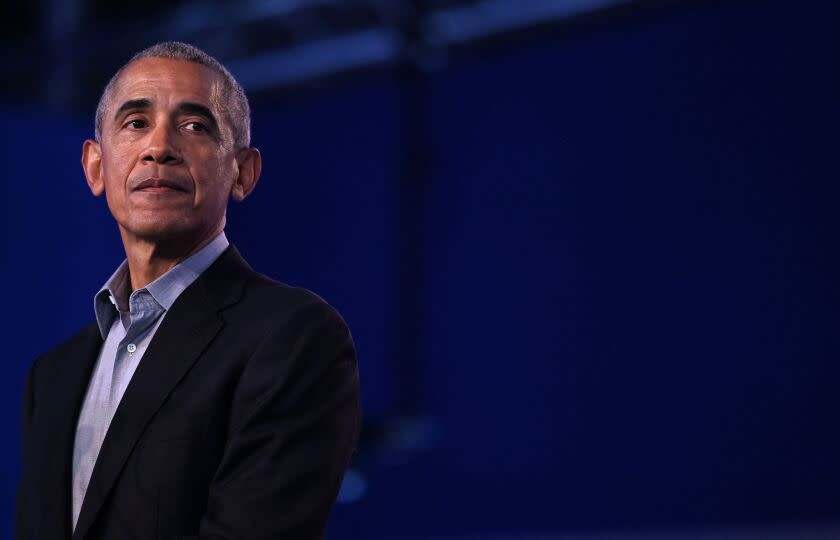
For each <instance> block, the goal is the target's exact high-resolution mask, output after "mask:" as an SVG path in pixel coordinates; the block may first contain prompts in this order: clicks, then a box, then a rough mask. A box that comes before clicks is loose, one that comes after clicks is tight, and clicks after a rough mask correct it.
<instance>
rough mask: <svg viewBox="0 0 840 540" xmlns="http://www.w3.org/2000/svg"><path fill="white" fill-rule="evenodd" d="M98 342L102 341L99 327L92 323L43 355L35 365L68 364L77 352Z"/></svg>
mask: <svg viewBox="0 0 840 540" xmlns="http://www.w3.org/2000/svg"><path fill="white" fill-rule="evenodd" d="M97 340H99V341H101V340H102V338H101V336H100V334H99V327H98V326H97V325H96V322H92V323H90V324H88V325H87V326H85V327H83V328H82V329H81V330H79V331H78V332H76V333H75V334H73V335H71V336H70V337H68V338H67V339H65V340H64V341H62V342H61V343H59V344H58V345H56V346H55V347H53V348H52V349H49V350H47V351H46V352H44V353H43V354H41V355H40V356H39V357H38V358H37V359H36V360H35V363H37V364H39V366H45V367H47V366H51V365H53V364H54V363H55V362H67V361H68V360H67V359H68V358H73V357H74V356H76V354H75V353H77V351H79V350H81V349H84V348H85V347H86V346H88V345H89V344H90V343H91V342H95V341H97Z"/></svg>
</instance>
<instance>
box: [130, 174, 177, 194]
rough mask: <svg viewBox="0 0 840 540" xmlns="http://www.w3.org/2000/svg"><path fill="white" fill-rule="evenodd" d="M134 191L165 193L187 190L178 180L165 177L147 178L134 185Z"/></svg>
mask: <svg viewBox="0 0 840 540" xmlns="http://www.w3.org/2000/svg"><path fill="white" fill-rule="evenodd" d="M134 191H145V192H147V193H165V192H170V191H182V192H187V191H188V190H187V189H186V188H185V187H184V186H183V185H182V184H180V183H179V182H177V181H174V180H168V179H166V178H147V179H145V180H143V181H142V182H140V183H139V184H137V186H135V188H134Z"/></svg>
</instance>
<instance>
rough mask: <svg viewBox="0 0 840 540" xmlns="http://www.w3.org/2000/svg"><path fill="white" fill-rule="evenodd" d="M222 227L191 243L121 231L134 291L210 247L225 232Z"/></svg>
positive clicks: (192, 240) (194, 239) (191, 240)
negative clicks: (208, 245) (217, 236)
mask: <svg viewBox="0 0 840 540" xmlns="http://www.w3.org/2000/svg"><path fill="white" fill-rule="evenodd" d="M222 227H223V225H222V226H221V227H219V228H218V230H214V231H213V232H211V233H210V234H206V235H202V236H201V237H198V238H192V239H190V240H189V241H184V240H182V239H167V240H164V241H161V240H160V239H148V238H141V237H137V236H134V235H132V234H130V233H128V232H127V231H125V230H123V229H122V228H120V234H121V236H122V241H123V247H124V248H125V256H126V260H127V261H128V271H129V276H130V278H131V292H133V291H136V290H137V289H142V288H143V287H145V286H146V285H148V284H149V283H151V282H153V281H154V280H156V279H157V278H159V277H160V276H162V275H163V274H165V273H166V272H168V271H169V270H171V269H172V268H174V267H175V266H177V265H178V264H179V263H181V262H182V261H184V260H185V259H187V258H189V257H190V256H191V255H193V254H194V253H196V252H197V251H199V250H200V249H201V248H203V247H204V246H206V245H207V244H209V243H210V241H211V240H212V239H213V238H215V237H216V235H217V234H218V233H220V232H221V231H222Z"/></svg>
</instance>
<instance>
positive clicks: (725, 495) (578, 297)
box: [0, 0, 840, 538]
mask: <svg viewBox="0 0 840 540" xmlns="http://www.w3.org/2000/svg"><path fill="white" fill-rule="evenodd" d="M835 6H836V4H832V3H829V2H818V1H815V0H812V1H803V2H798V3H796V4H792V3H786V2H785V3H783V2H759V1H757V0H753V1H748V0H743V1H731V2H723V1H716V2H696V3H689V4H688V5H684V6H671V7H665V8H660V9H655V10H649V11H646V12H643V13H641V14H639V15H635V16H626V17H616V18H613V19H609V20H595V21H590V22H587V23H585V24H584V23H581V24H579V25H577V26H575V27H572V28H566V29H561V30H560V31H557V32H547V33H544V34H542V35H540V36H539V37H535V38H531V39H528V40H525V41H522V40H520V41H517V42H515V43H514V42H511V43H510V44H508V45H506V46H502V47H498V48H495V49H493V50H489V51H487V52H485V53H484V54H481V55H474V56H470V57H463V56H462V57H460V58H458V59H456V61H454V62H453V63H452V64H450V65H449V66H448V67H446V68H445V69H443V70H441V71H439V72H436V73H433V74H431V75H430V78H429V79H428V81H427V85H426V87H425V91H424V92H423V93H422V94H421V95H420V99H421V101H420V103H421V105H422V106H423V107H424V111H425V114H424V115H423V117H422V118H423V125H422V127H423V129H424V130H425V133H426V139H427V142H428V144H429V148H428V152H429V154H428V155H429V156H430V161H429V163H428V173H429V174H428V176H429V178H428V183H427V184H426V185H425V188H424V190H423V191H422V194H423V195H422V199H421V200H418V201H417V205H418V207H419V208H420V209H421V215H420V226H421V227H422V231H423V235H422V241H421V243H420V245H419V246H418V249H420V250H421V251H422V255H423V257H422V260H423V267H422V268H421V269H420V273H421V274H422V277H423V289H422V320H421V323H422V324H421V325H420V328H419V332H420V333H421V336H422V341H421V344H422V345H421V350H420V351H419V353H420V355H421V357H422V359H423V371H422V377H420V378H418V379H417V381H416V384H417V385H418V386H419V390H420V392H421V395H422V396H423V403H424V405H425V413H427V414H428V415H430V416H431V417H433V418H436V419H437V422H438V424H437V425H438V426H439V433H440V437H439V439H437V444H436V446H434V447H433V448H431V449H428V450H425V451H417V452H413V453H408V454H404V455H398V456H394V455H390V456H389V455H383V454H376V455H375V456H373V457H370V458H368V459H366V460H365V461H364V463H361V464H360V466H361V467H362V472H363V473H364V474H365V478H366V480H367V486H368V487H367V492H366V494H365V496H364V497H362V498H361V499H360V500H358V501H357V502H354V503H351V504H343V505H339V506H338V507H337V508H336V511H335V514H334V519H333V521H332V524H331V532H332V535H333V537H335V538H338V537H351V536H353V537H365V536H370V535H374V534H381V535H384V536H394V535H397V534H407V533H417V534H443V533H447V534H455V533H482V532H488V533H489V532H493V531H507V532H514V531H534V532H539V531H545V532H551V531H566V530H573V529H585V528H620V529H628V528H633V527H661V526H663V525H670V524H676V525H680V524H682V525H685V524H689V525H697V524H706V525H713V524H716V523H725V522H749V523H753V522H779V521H797V520H798V521H808V522H813V521H821V520H828V519H833V520H837V519H840V516H838V510H837V508H838V502H840V501H838V497H837V489H836V486H837V485H838V484H839V483H840V464H838V460H837V456H838V455H840V439H838V437H837V436H836V435H835V433H836V416H837V412H838V410H840V409H838V405H840V397H838V392H837V387H838V375H840V367H838V365H837V359H838V357H840V355H838V353H840V339H838V332H837V331H836V327H837V325H838V323H840V309H838V308H840V287H838V285H837V276H838V275H840V257H839V256H838V253H837V248H836V246H837V241H836V238H837V232H838V225H840V216H838V213H837V211H836V203H837V200H838V196H840V188H838V186H837V156H838V147H839V146H838V143H840V137H838V131H837V126H838V120H839V119H840V118H839V117H840V115H838V95H840V62H838V60H840V59H839V58H838V51H840V47H838V42H837V41H838V40H837V37H836V29H837V28H838V22H840V20H838V19H840V17H838V15H840V9H838V8H837V7H835ZM401 89H402V87H401V85H400V83H399V81H398V80H397V78H396V76H393V75H391V74H388V73H383V74H380V75H373V76H366V77H364V78H361V79H358V80H356V81H355V82H351V83H344V84H342V85H340V86H337V87H335V88H330V89H325V90H323V89H322V90H317V91H312V92H311V93H307V92H302V93H299V94H297V95H296V96H295V97H294V98H292V99H290V100H288V101H285V102H277V103H271V102H260V103H258V104H256V105H255V112H254V126H255V137H254V140H255V143H256V144H257V146H259V147H260V148H261V149H262V151H263V156H264V162H265V163H264V164H265V169H264V170H265V176H264V178H263V180H262V182H261V184H260V185H259V186H258V188H257V190H256V192H255V193H254V195H253V198H252V199H249V200H248V201H246V202H245V203H244V204H243V205H238V206H236V207H233V208H232V209H231V212H230V219H229V226H228V234H229V237H230V238H231V239H232V241H233V242H235V243H236V244H237V245H238V246H239V247H240V249H241V251H242V252H243V254H244V255H245V256H246V257H247V258H248V259H249V260H250V262H251V263H252V264H253V265H254V266H255V267H256V268H258V269H259V270H261V271H263V272H265V273H268V274H270V275H273V276H274V277H277V278H279V279H281V280H283V281H287V282H290V283H293V284H296V285H303V286H306V287H309V288H312V289H314V290H316V291H317V292H319V293H320V294H321V295H322V296H324V297H326V298H327V299H328V300H330V301H331V302H332V303H333V304H334V305H336V306H337V307H338V308H339V309H340V310H341V311H342V313H343V314H344V315H345V318H346V319H347V320H348V322H349V324H350V326H351V328H352V330H353V332H354V335H355V338H356V342H357V346H358V349H359V353H360V362H361V374H362V382H363V387H364V405H365V410H366V415H367V418H368V419H369V420H377V419H381V418H384V417H385V416H386V415H387V414H388V413H389V411H390V410H391V405H392V404H393V403H394V400H395V398H397V397H399V396H395V395H394V392H395V389H396V388H397V387H395V386H394V385H393V384H392V383H391V378H392V376H393V374H394V372H395V366H397V365H398V363H399V362H400V360H401V355H402V353H403V352H404V351H400V350H399V349H398V348H397V347H396V345H395V343H396V342H395V339H394V336H395V332H396V330H397V329H396V328H395V322H394V321H399V320H403V319H401V318H399V317H398V315H399V314H397V313H394V306H395V302H394V291H395V288H396V286H397V283H398V282H399V277H400V275H399V274H398V273H397V270H398V269H399V268H400V266H399V264H397V262H396V261H395V258H396V257H397V255H398V252H399V250H396V249H395V245H394V239H395V238H400V236H398V234H397V233H398V231H396V230H395V226H394V224H395V223H396V222H398V221H397V218H398V216H397V215H396V211H395V207H394V203H395V200H397V197H396V186H397V185H398V182H399V180H400V174H401V169H400V163H401V161H400V159H399V157H398V156H399V152H400V141H401V140H404V139H402V138H401V137H403V130H404V128H405V125H403V124H401V123H400V120H399V119H400V118H404V117H402V116H400V114H399V106H400V92H401ZM93 106H94V104H92V103H91V104H86V109H88V110H87V111H85V114H80V117H79V118H66V117H57V116H56V115H55V114H50V113H46V112H41V111H34V110H23V111H22V110H12V109H9V108H6V109H3V110H0V118H2V120H3V124H4V126H5V129H4V130H3V132H2V135H0V137H2V148H3V149H4V150H5V156H6V162H5V171H6V175H5V180H6V190H5V197H4V199H3V212H2V219H3V227H4V230H5V231H6V238H7V242H9V247H8V248H7V249H6V250H5V256H4V261H3V262H4V264H3V266H2V268H3V274H2V283H4V284H5V285H6V292H5V299H6V306H7V308H6V317H5V324H3V325H2V332H3V336H2V338H3V342H4V343H5V344H6V347H5V349H6V355H5V356H6V357H7V359H8V361H7V366H6V373H7V376H6V377H5V378H4V379H3V385H4V387H3V396H4V400H5V401H3V402H2V403H3V405H4V406H3V408H2V410H3V411H4V412H3V414H2V415H0V419H2V422H3V424H2V429H4V432H5V433H6V434H7V438H6V440H7V444H5V445H4V446H3V454H2V455H0V472H2V475H3V477H2V484H0V485H1V486H2V487H3V489H2V491H0V497H2V500H0V503H2V508H3V513H2V516H0V517H2V520H0V526H2V527H3V528H4V529H5V530H8V529H9V526H10V525H9V524H10V522H11V506H12V496H13V487H14V483H15V481H16V477H17V473H18V456H17V442H18V439H17V429H18V425H17V414H18V409H19V406H18V400H19V397H20V387H21V384H22V381H23V377H24V374H25V371H26V369H27V367H28V366H29V364H30V363H31V361H32V360H33V359H34V358H35V356H37V354H38V353H39V352H41V351H44V350H46V349H47V348H49V347H51V346H53V345H54V344H55V343H57V342H58V341H59V340H61V339H63V338H64V337H66V336H68V335H69V334H70V333H72V332H73V331H74V330H75V329H76V328H78V327H80V326H81V325H83V324H85V323H86V322H88V321H89V320H90V319H91V317H92V310H91V303H92V300H91V297H92V294H93V293H94V292H95V290H96V289H97V288H98V287H99V286H100V285H101V283H102V281H103V280H104V279H105V278H107V276H108V275H109V274H110V272H111V271H112V269H113V267H115V266H116V264H118V262H119V261H120V259H121V252H120V245H119V240H118V236H117V234H116V231H115V227H114V226H113V225H112V223H111V221H110V218H109V217H108V215H107V211H106V209H105V206H104V200H94V199H93V198H91V197H90V194H89V192H88V191H87V189H86V187H85V185H84V181H83V176H82V172H81V167H80V166H79V165H78V159H79V152H80V146H81V141H82V139H83V138H84V137H85V136H87V135H88V134H89V133H90V124H91V121H90V120H89V117H90V116H92V109H93ZM87 113H91V114H87ZM402 172H403V173H404V172H405V170H404V169H403V170H402Z"/></svg>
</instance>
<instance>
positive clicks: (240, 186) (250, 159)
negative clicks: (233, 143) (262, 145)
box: [230, 148, 262, 202]
mask: <svg viewBox="0 0 840 540" xmlns="http://www.w3.org/2000/svg"><path fill="white" fill-rule="evenodd" d="M236 164H237V166H238V167H239V176H238V177H237V178H236V180H234V182H233V186H232V187H231V189H230V198H231V199H233V200H234V201H236V202H242V201H243V200H245V197H247V196H248V195H249V194H250V193H251V192H252V191H253V190H254V187H255V186H256V185H257V181H258V180H259V179H260V173H261V172H262V157H261V156H260V151H259V150H257V149H256V148H243V149H242V150H240V151H239V152H238V153H237V154H236Z"/></svg>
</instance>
